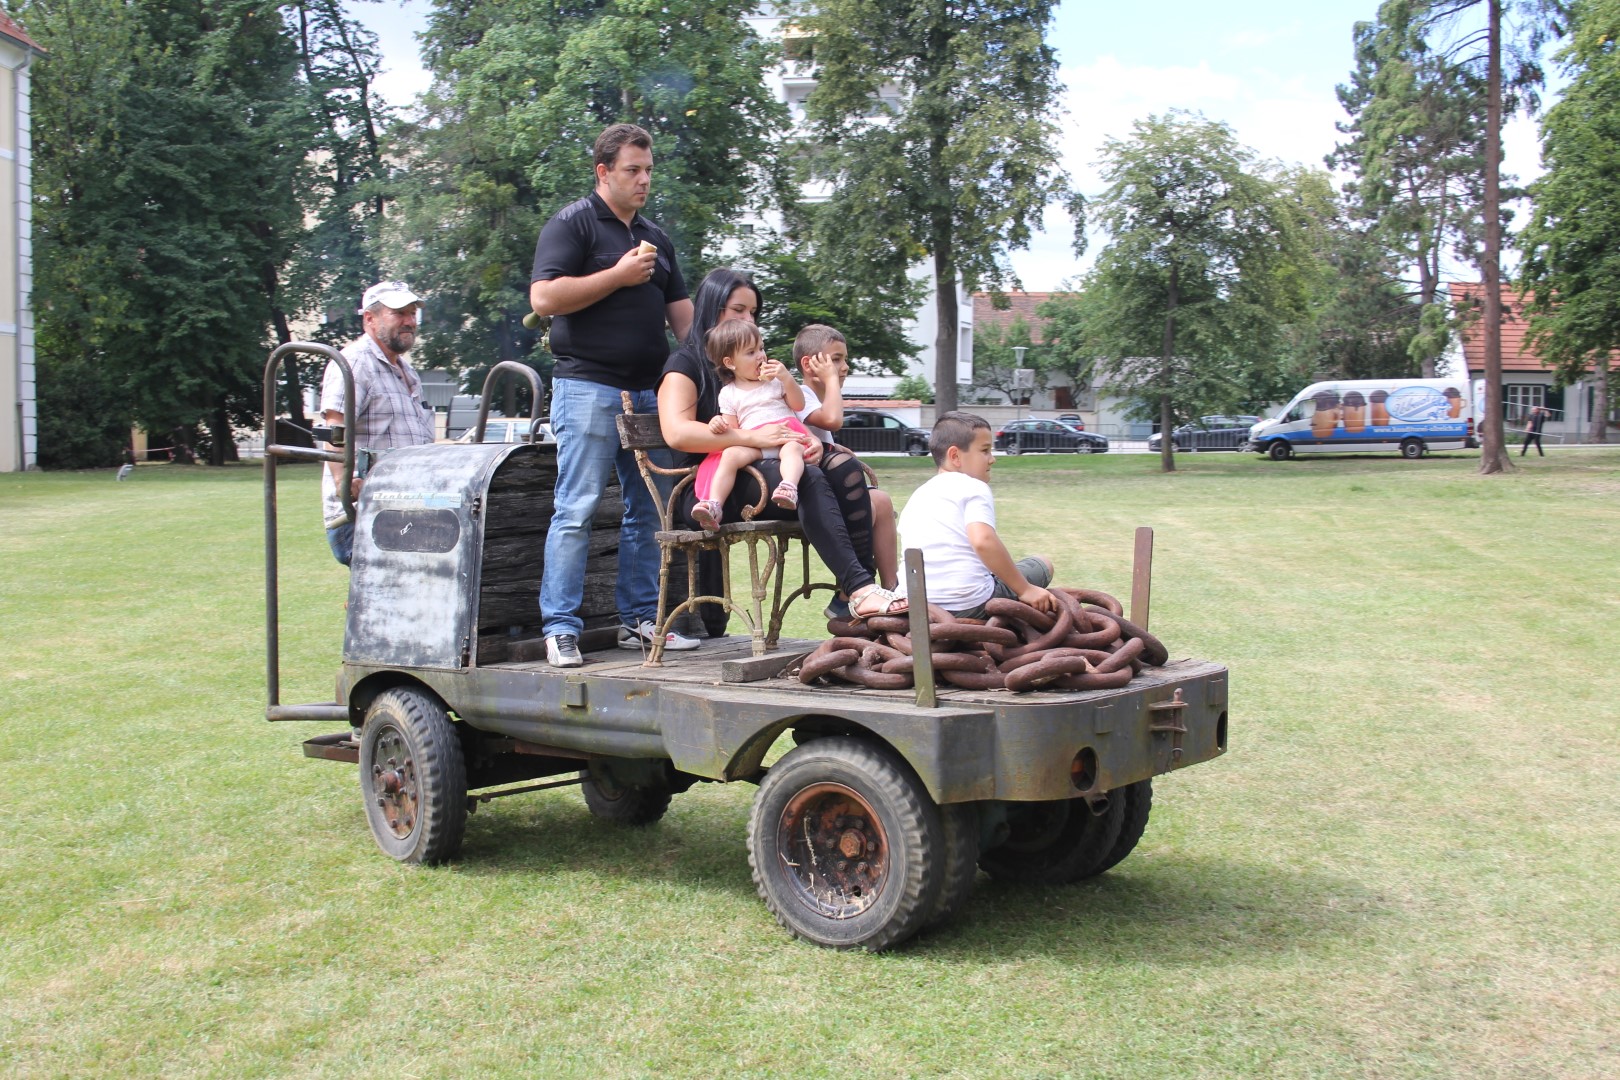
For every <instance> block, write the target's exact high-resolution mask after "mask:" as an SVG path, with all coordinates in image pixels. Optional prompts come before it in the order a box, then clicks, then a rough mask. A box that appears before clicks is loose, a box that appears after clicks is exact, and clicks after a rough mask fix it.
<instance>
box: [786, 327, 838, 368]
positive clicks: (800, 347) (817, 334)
mask: <svg viewBox="0 0 1620 1080" xmlns="http://www.w3.org/2000/svg"><path fill="white" fill-rule="evenodd" d="M835 341H838V342H842V343H843V344H844V345H848V344H849V342H848V341H846V340H845V339H844V335H843V334H841V333H839V332H838V331H837V330H834V329H833V328H832V327H830V326H828V325H826V324H825V323H811V324H810V325H809V326H807V327H805V328H804V329H803V330H800V331H799V336H798V337H796V338H794V339H793V362H794V363H795V364H796V363H798V362H799V361H800V360H803V359H804V358H805V357H807V356H814V355H816V353H818V352H821V351H822V350H823V349H825V348H826V347H827V346H828V345H831V344H832V343H833V342H835Z"/></svg>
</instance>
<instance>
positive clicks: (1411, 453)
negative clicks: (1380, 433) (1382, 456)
mask: <svg viewBox="0 0 1620 1080" xmlns="http://www.w3.org/2000/svg"><path fill="white" fill-rule="evenodd" d="M1422 456H1423V440H1422V439H1406V440H1404V441H1403V442H1402V443H1401V457H1403V458H1406V459H1407V460H1408V461H1412V460H1416V459H1417V458H1420V457H1422Z"/></svg>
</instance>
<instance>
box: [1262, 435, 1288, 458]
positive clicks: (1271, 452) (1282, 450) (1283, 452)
mask: <svg viewBox="0 0 1620 1080" xmlns="http://www.w3.org/2000/svg"><path fill="white" fill-rule="evenodd" d="M1293 456H1294V448H1293V447H1292V446H1289V445H1288V440H1286V439H1272V440H1271V444H1270V445H1269V446H1267V447H1266V457H1268V458H1270V459H1271V460H1272V461H1287V460H1288V459H1289V458H1291V457H1293Z"/></svg>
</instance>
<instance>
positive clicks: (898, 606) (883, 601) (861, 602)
mask: <svg viewBox="0 0 1620 1080" xmlns="http://www.w3.org/2000/svg"><path fill="white" fill-rule="evenodd" d="M863 608H864V610H863ZM906 609H907V604H906V598H905V597H903V596H900V595H899V594H897V593H893V592H890V591H889V590H888V589H885V588H883V587H882V586H879V585H868V586H867V587H866V588H864V589H860V590H858V591H857V592H855V593H853V594H852V595H851V596H850V598H849V621H850V622H852V623H857V624H858V623H861V622H864V621H866V620H867V619H870V618H873V617H874V616H878V615H899V614H901V613H902V612H904V611H905V610H906Z"/></svg>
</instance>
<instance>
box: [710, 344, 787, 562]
mask: <svg viewBox="0 0 1620 1080" xmlns="http://www.w3.org/2000/svg"><path fill="white" fill-rule="evenodd" d="M704 344H705V345H706V347H707V348H708V352H709V362H710V363H712V364H713V365H714V369H715V371H716V372H717V373H718V374H719V376H720V381H721V383H722V384H723V385H722V386H721V387H720V398H719V405H720V413H719V415H718V416H716V417H715V418H714V419H713V420H711V421H709V430H710V431H712V432H714V433H715V434H716V435H720V434H723V433H725V432H727V431H730V430H733V429H735V430H739V431H743V430H751V429H753V428H759V427H767V426H770V425H773V424H786V425H787V426H788V427H790V428H792V429H793V430H794V431H797V432H799V433H800V434H801V435H804V436H805V437H806V438H809V433H808V432H807V431H806V430H805V427H804V424H803V423H802V422H801V421H800V420H799V418H798V416H797V411H798V410H799V409H802V408H804V394H803V393H802V392H801V391H800V389H799V384H798V383H796V382H794V381H793V374H792V372H790V371H789V370H788V369H787V368H786V367H784V366H783V365H781V364H779V363H777V362H776V361H775V360H770V359H767V358H766V356H765V342H764V339H763V338H761V337H760V334H759V328H758V327H756V326H755V325H754V324H753V323H750V322H745V321H744V320H741V319H732V320H729V321H727V322H723V323H721V324H719V325H718V326H716V327H715V328H714V329H713V330H710V331H709V336H708V338H707V339H706V340H705V342H704ZM762 457H773V458H779V459H780V460H781V463H782V464H781V470H782V482H781V483H779V484H777V485H776V490H775V491H773V492H771V502H772V503H774V504H776V505H777V506H779V507H781V508H782V509H784V510H794V509H797V508H798V505H799V480H800V479H801V478H802V477H803V476H804V444H803V443H801V442H799V441H798V440H793V441H791V442H787V443H784V444H783V445H782V446H781V447H779V448H772V449H769V450H758V449H755V448H754V447H752V446H728V447H726V448H725V449H724V450H719V451H716V452H715V453H712V454H710V455H709V456H708V457H706V458H704V459H703V463H702V464H701V465H699V466H698V473H697V479H696V481H694V486H695V487H696V489H697V495H698V502H697V504H696V505H695V506H693V507H692V519H693V520H694V521H696V522H697V523H698V524H699V525H701V526H702V527H703V528H704V529H708V530H713V529H717V528H719V527H720V520H721V513H722V509H721V508H722V507H723V506H724V505H725V501H726V499H727V498H728V497H730V495H731V490H732V488H733V487H734V486H735V485H736V483H737V473H738V472H739V471H740V470H741V469H742V468H743V467H744V466H747V465H752V464H753V463H754V462H756V461H758V460H760V458H762Z"/></svg>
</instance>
